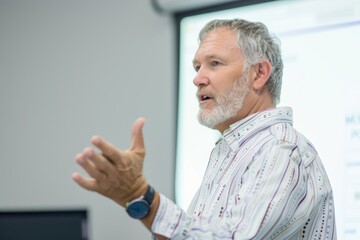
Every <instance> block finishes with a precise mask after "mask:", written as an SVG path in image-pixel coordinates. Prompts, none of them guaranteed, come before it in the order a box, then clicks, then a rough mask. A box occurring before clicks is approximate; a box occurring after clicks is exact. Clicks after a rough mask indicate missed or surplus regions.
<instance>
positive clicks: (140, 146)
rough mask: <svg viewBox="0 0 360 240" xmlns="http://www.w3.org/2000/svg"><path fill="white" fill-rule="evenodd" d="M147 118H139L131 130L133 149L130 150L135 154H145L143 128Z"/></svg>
mask: <svg viewBox="0 0 360 240" xmlns="http://www.w3.org/2000/svg"><path fill="white" fill-rule="evenodd" d="M144 124H145V118H142V117H141V118H138V119H137V120H136V121H135V122H134V124H133V126H132V130H131V147H130V150H132V151H135V152H143V151H144V150H145V144H144V135H143V127H144Z"/></svg>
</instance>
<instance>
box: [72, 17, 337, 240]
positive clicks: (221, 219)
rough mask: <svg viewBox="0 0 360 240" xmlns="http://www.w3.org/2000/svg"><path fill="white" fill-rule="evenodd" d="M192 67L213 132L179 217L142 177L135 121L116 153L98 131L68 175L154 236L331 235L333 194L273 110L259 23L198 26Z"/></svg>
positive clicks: (265, 36) (277, 75) (277, 68)
mask: <svg viewBox="0 0 360 240" xmlns="http://www.w3.org/2000/svg"><path fill="white" fill-rule="evenodd" d="M199 39H200V45H199V48H198V50H197V52H196V55H195V57H194V61H193V65H194V69H195V71H196V72H197V75H196V77H195V79H194V84H195V85H196V87H197V89H198V92H197V98H198V101H199V107H200V109H199V114H198V119H199V121H200V123H202V124H203V125H205V126H208V127H209V128H213V129H217V130H219V131H220V132H221V133H222V139H221V141H219V142H218V143H217V145H216V146H215V148H214V149H213V151H212V153H211V156H210V160H209V164H208V167H207V169H206V172H205V176H204V179H203V182H202V184H201V186H200V188H199V190H198V192H197V193H196V195H195V197H194V199H193V201H192V203H191V205H190V207H189V209H188V211H187V213H185V212H184V211H183V210H182V209H180V208H179V207H178V206H176V205H175V204H174V203H173V202H172V201H170V200H169V199H168V198H166V197H165V196H163V195H161V194H159V193H157V192H155V191H154V190H153V189H152V187H150V186H149V184H148V183H147V181H146V180H145V178H144V176H143V173H142V167H143V160H144V156H145V147H144V141H143V136H142V127H143V125H144V119H142V118H140V119H138V120H137V121H136V122H135V123H134V126H133V130H132V144H131V147H130V149H129V150H127V151H122V150H119V149H117V148H116V147H114V146H112V145H111V144H110V143H108V142H107V141H106V140H105V139H103V138H100V137H98V136H95V137H93V139H92V143H93V144H94V145H95V146H96V147H97V148H98V149H99V150H100V151H101V153H100V154H99V153H96V152H95V151H93V150H91V149H90V148H87V149H85V150H84V152H83V153H80V154H79V155H78V156H77V157H76V160H77V162H78V163H79V164H80V165H81V166H82V167H83V168H84V169H85V170H86V171H87V173H88V174H89V175H90V176H91V178H90V179H87V178H84V177H82V176H81V175H79V174H78V173H74V174H73V179H74V180H75V181H76V182H77V183H78V184H79V185H80V186H82V187H83V188H85V189H88V190H91V191H96V192H98V193H100V194H102V195H104V196H107V197H109V198H110V199H112V200H114V201H115V202H117V203H118V204H120V205H121V206H123V207H125V208H126V209H127V212H128V213H129V215H130V216H132V217H134V218H138V219H141V221H142V222H143V223H144V225H145V226H146V227H147V228H148V229H149V230H150V231H151V232H152V233H153V234H154V235H155V236H156V237H157V239H168V238H169V239H336V228H335V215H334V203H333V195H332V190H331V186H330V183H329V180H328V178H327V175H326V172H325V169H324V167H323V165H322V163H321V160H320V159H319V156H318V155H317V153H316V151H315V149H314V147H313V146H312V145H311V143H310V142H309V141H308V140H307V139H306V138H305V137H304V136H302V135H301V134H300V133H299V132H297V131H296V130H295V129H294V128H293V127H292V110H291V108H288V107H281V108H276V104H277V103H278V102H279V98H280V89H281V79H282V70H283V64H282V59H281V53H280V46H279V43H278V42H277V41H276V39H275V38H273V37H272V36H270V34H269V32H268V30H267V28H266V26H265V25H263V24H261V23H253V22H248V21H245V20H239V19H234V20H214V21H211V22H209V23H208V24H207V25H206V26H205V27H204V28H203V30H202V31H201V32H200V36H199Z"/></svg>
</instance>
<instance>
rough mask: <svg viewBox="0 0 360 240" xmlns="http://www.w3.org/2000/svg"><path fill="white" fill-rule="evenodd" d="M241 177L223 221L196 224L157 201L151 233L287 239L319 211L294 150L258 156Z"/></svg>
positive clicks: (284, 146) (285, 146) (282, 146)
mask: <svg viewBox="0 0 360 240" xmlns="http://www.w3.org/2000/svg"><path fill="white" fill-rule="evenodd" d="M237 177H239V176H237ZM240 177H241V178H242V179H241V181H242V186H241V188H240V190H239V193H238V196H239V197H240V198H239V201H237V203H236V204H233V205H229V206H227V208H226V214H224V216H226V217H222V218H219V217H218V216H212V217H210V218H205V219H204V218H197V217H195V216H192V215H190V214H187V213H185V211H183V210H182V209H181V208H180V207H178V206H177V205H176V204H175V203H173V202H172V201H171V200H169V199H168V198H166V197H165V196H163V195H160V205H159V209H158V212H157V214H156V216H155V219H154V222H153V225H152V231H153V232H154V233H156V234H160V235H163V236H165V237H167V238H169V239H174V240H180V239H204V240H205V239H214V240H220V239H222V240H223V239H239V240H240V239H287V238H289V237H294V236H295V234H299V233H300V232H301V228H302V227H303V225H304V223H305V222H306V220H307V219H308V217H309V215H310V214H311V212H312V209H313V208H314V206H315V205H319V204H318V203H317V201H318V200H317V199H316V198H315V197H314V189H315V187H314V183H313V182H312V180H311V177H309V176H308V174H307V170H306V168H305V165H304V164H303V163H302V161H301V156H300V154H299V151H298V149H297V148H296V146H295V145H294V144H290V143H287V142H282V143H279V144H277V145H275V146H271V147H269V148H268V149H263V150H261V151H260V152H259V153H258V154H257V155H256V156H255V157H254V159H253V161H252V163H251V164H250V165H249V167H248V171H247V172H246V173H245V174H244V175H243V176H240ZM296 239H297V238H296Z"/></svg>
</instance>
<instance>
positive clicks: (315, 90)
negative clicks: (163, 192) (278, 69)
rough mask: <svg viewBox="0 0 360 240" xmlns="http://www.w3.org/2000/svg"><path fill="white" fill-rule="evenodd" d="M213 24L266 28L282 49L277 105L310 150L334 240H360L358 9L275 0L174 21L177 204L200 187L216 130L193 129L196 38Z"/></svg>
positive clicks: (335, 1) (323, 1)
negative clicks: (327, 199)
mask: <svg viewBox="0 0 360 240" xmlns="http://www.w3.org/2000/svg"><path fill="white" fill-rule="evenodd" d="M214 18H221V19H224V18H226V19H231V18H244V19H247V20H251V21H260V22H263V23H265V24H266V25H267V26H268V28H269V30H270V32H272V33H274V34H275V35H277V37H278V38H280V40H281V43H282V54H283V61H284V75H283V87H282V95H281V102H280V104H279V106H290V107H292V108H293V111H294V127H295V128H296V129H297V130H299V131H300V132H302V133H303V134H304V135H305V136H306V137H307V138H308V139H310V141H311V142H312V143H313V144H314V145H315V147H316V149H317V151H318V152H319V155H320V157H321V158H322V160H323V163H324V165H325V168H326V170H327V173H328V175H329V178H330V182H331V184H332V187H333V190H334V195H335V207H336V209H335V210H336V221H337V230H338V238H339V239H357V240H358V239H360V76H359V74H358V71H359V69H360V61H359V56H360V2H359V1H358V0H331V1H328V0H313V1H304V0H301V1H297V0H293V1H276V2H268V3H262V4H257V5H251V6H246V7H239V8H236V9H230V10H223V11H218V12H212V13H206V14H201V15H194V16H189V17H185V18H183V19H182V20H181V22H180V26H179V27H180V59H179V106H178V129H177V155H176V201H177V203H178V204H179V205H180V206H181V207H182V208H184V209H187V207H188V205H189V204H190V201H191V199H192V197H193V195H194V194H195V192H196V191H197V189H198V187H199V186H200V183H201V180H202V177H203V174H204V171H205V168H206V165H207V162H208V159H209V156H210V152H211V150H212V148H213V147H214V145H215V142H216V141H217V140H218V138H219V133H218V132H217V131H214V130H211V129H208V128H205V127H203V126H201V125H200V124H199V123H198V122H197V118H196V115H197V111H198V102H197V100H196V98H195V93H196V87H195V86H194V85H193V83H192V80H193V78H194V76H195V72H194V70H193V68H192V60H193V57H194V54H195V52H196V50H197V47H198V33H199V31H200V29H201V28H202V27H203V26H204V24H205V23H206V22H208V21H210V20H212V19H214Z"/></svg>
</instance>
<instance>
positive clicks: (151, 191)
mask: <svg viewBox="0 0 360 240" xmlns="http://www.w3.org/2000/svg"><path fill="white" fill-rule="evenodd" d="M154 197H155V190H154V188H153V187H152V186H150V185H149V186H148V189H147V190H146V193H145V195H144V200H145V201H146V202H148V203H149V206H150V207H151V205H152V203H153V201H154Z"/></svg>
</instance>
